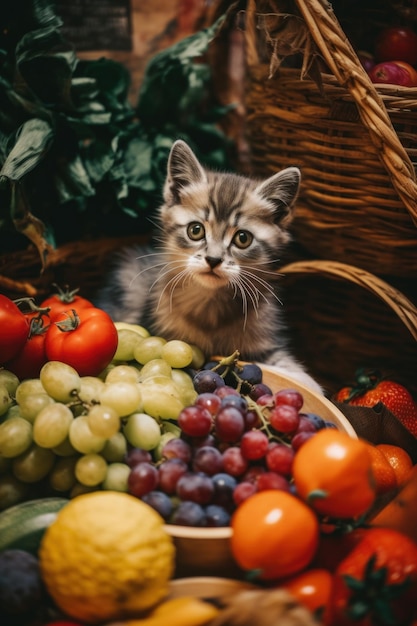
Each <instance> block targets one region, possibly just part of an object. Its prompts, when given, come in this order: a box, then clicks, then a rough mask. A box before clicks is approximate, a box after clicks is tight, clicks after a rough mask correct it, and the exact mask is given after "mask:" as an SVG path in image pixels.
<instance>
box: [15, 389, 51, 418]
mask: <svg viewBox="0 0 417 626" xmlns="http://www.w3.org/2000/svg"><path fill="white" fill-rule="evenodd" d="M53 402H54V401H53V400H52V398H51V396H48V394H47V393H46V392H45V391H42V392H37V393H32V394H27V395H24V396H22V397H21V399H20V402H19V405H18V406H19V409H20V415H21V416H22V417H24V418H25V419H26V420H28V422H31V423H32V424H33V422H34V421H35V417H36V416H37V414H38V413H39V412H40V411H41V410H42V409H43V408H44V407H46V406H48V405H49V404H52V403H53Z"/></svg>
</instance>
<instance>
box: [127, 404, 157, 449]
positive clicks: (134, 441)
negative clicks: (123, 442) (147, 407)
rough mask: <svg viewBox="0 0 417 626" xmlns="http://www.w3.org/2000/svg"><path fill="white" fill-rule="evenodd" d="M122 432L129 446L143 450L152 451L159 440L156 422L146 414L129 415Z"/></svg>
mask: <svg viewBox="0 0 417 626" xmlns="http://www.w3.org/2000/svg"><path fill="white" fill-rule="evenodd" d="M123 432H124V435H125V437H126V439H127V441H128V442H129V443H130V445H132V446H134V447H135V448H143V449H144V450H153V449H154V448H156V446H157V445H158V443H159V441H160V439H161V429H160V426H159V424H158V422H157V421H156V420H154V419H153V417H151V416H150V415H147V414H146V413H133V414H132V415H129V417H128V419H127V420H126V423H125V424H124V426H123Z"/></svg>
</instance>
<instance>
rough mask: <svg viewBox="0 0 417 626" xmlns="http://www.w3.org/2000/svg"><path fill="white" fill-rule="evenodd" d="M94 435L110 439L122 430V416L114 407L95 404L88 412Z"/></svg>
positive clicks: (88, 419) (89, 423)
mask: <svg viewBox="0 0 417 626" xmlns="http://www.w3.org/2000/svg"><path fill="white" fill-rule="evenodd" d="M87 421H88V425H89V427H90V430H91V432H92V433H93V435H97V436H98V437H104V438H105V439H109V438H110V437H112V436H113V435H115V434H116V433H117V432H118V431H119V430H120V417H119V415H118V414H117V413H116V411H115V410H114V409H112V408H111V407H109V406H105V405H104V404H95V405H94V406H92V407H91V409H90V410H89V412H88V414H87Z"/></svg>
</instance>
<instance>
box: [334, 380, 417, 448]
mask: <svg viewBox="0 0 417 626" xmlns="http://www.w3.org/2000/svg"><path fill="white" fill-rule="evenodd" d="M334 399H335V400H336V401H337V402H346V403H348V404H353V405H355V406H367V407H374V406H376V405H377V404H378V403H379V402H382V404H384V405H385V406H386V408H387V409H388V410H389V411H391V413H392V414H393V415H395V417H396V418H397V419H398V421H399V422H401V423H402V424H403V426H405V427H406V428H407V430H409V431H410V433H412V434H413V435H414V436H415V437H417V404H416V403H415V401H414V399H413V397H412V395H411V394H410V392H409V391H408V389H406V388H405V387H404V386H403V385H401V384H400V383H397V382H394V381H392V380H383V379H382V378H381V375H380V373H379V372H377V371H375V370H370V371H366V370H358V371H357V372H356V381H355V384H354V385H352V386H347V387H343V388H342V389H340V390H339V391H338V392H337V393H336V395H335V397H334Z"/></svg>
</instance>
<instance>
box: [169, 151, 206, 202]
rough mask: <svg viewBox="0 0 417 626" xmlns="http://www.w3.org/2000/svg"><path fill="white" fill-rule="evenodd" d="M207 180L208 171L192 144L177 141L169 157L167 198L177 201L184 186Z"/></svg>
mask: <svg viewBox="0 0 417 626" xmlns="http://www.w3.org/2000/svg"><path fill="white" fill-rule="evenodd" d="M206 181H207V176H206V173H205V171H204V169H203V167H202V166H201V164H200V162H199V160H198V159H197V157H196V156H195V154H194V152H193V151H192V150H191V148H190V146H189V145H188V144H186V143H185V141H182V140H181V139H179V140H178V141H176V142H175V143H174V144H173V146H172V148H171V152H170V154H169V158H168V166H167V179H166V183H165V188H164V196H165V200H166V201H167V202H169V201H170V200H171V201H172V200H174V201H177V200H178V197H179V192H180V191H181V189H182V188H183V187H186V186H187V185H191V184H193V183H201V182H206Z"/></svg>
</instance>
